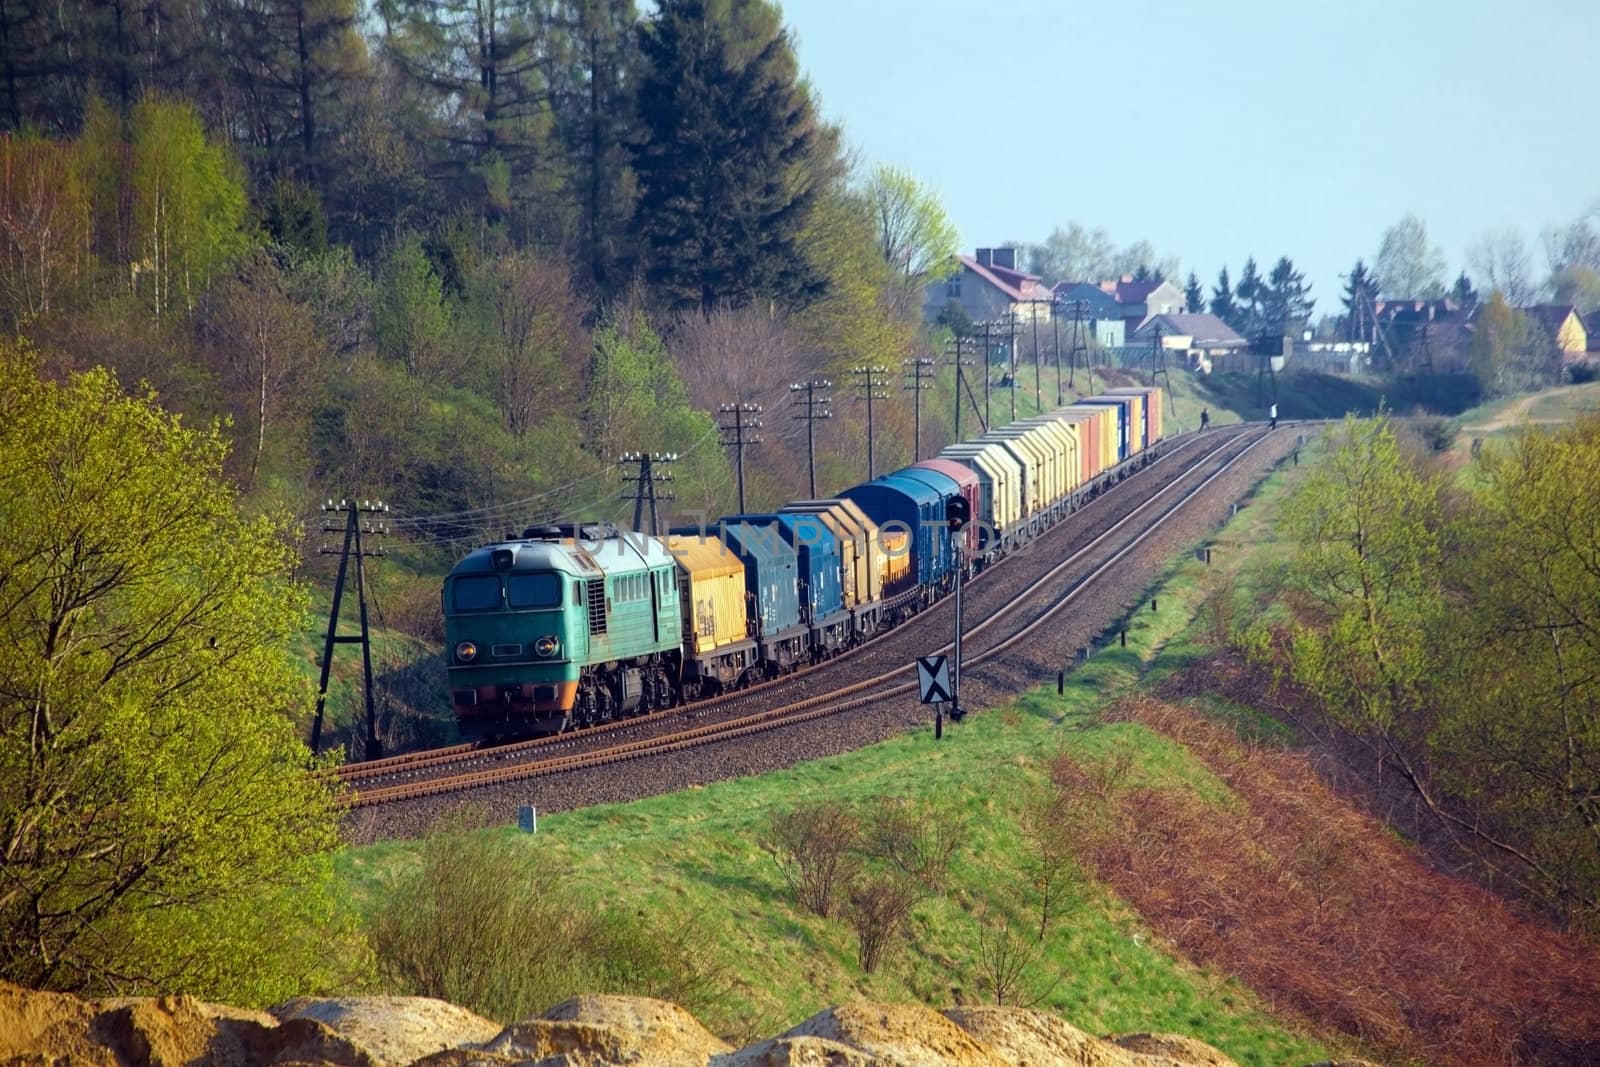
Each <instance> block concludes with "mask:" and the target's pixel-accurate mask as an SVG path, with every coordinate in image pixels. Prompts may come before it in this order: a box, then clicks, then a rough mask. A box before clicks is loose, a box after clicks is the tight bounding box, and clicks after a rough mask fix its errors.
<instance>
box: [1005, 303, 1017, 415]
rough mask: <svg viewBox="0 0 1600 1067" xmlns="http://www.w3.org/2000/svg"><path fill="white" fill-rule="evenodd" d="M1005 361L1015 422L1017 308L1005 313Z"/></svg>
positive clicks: (1014, 306)
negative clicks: (1008, 366) (1009, 374)
mask: <svg viewBox="0 0 1600 1067" xmlns="http://www.w3.org/2000/svg"><path fill="white" fill-rule="evenodd" d="M1006 346H1007V347H1006V360H1007V362H1008V363H1009V364H1010V366H1011V421H1012V422H1016V421H1017V306H1016V305H1015V304H1013V305H1011V310H1010V311H1008V312H1006Z"/></svg>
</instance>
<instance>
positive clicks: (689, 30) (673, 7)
mask: <svg viewBox="0 0 1600 1067" xmlns="http://www.w3.org/2000/svg"><path fill="white" fill-rule="evenodd" d="M640 49H641V51H642V52H643V55H644V58H645V61H646V70H645V74H644V76H643V77H642V79H641V81H640V84H639V90H638V109H639V116H640V119H641V122H642V125H643V129H642V130H641V131H640V138H641V141H640V147H639V150H638V153H637V155H636V157H635V160H634V167H635V169H636V171H637V173H638V176H639V190H640V192H639V203H638V209H637V213H636V217H635V225H636V228H637V230H638V232H639V235H640V238H641V240H642V242H643V248H642V249H641V254H642V257H643V260H644V263H645V273H646V276H647V277H648V278H649V280H650V282H651V284H652V285H653V286H654V287H655V289H656V293H655V295H656V297H657V298H658V299H659V300H661V301H663V302H664V303H667V304H668V305H670V306H671V307H673V308H675V309H688V308H694V309H696V310H698V311H699V312H700V313H701V314H703V315H710V314H711V312H712V311H714V310H716V309H717V308H718V307H719V306H723V305H728V306H735V307H736V306H739V305H742V304H745V303H748V302H749V301H751V300H753V299H756V298H758V297H767V298H770V299H774V300H777V301H780V302H781V303H782V304H784V305H787V306H792V307H800V306H804V305H805V304H806V303H808V302H809V301H811V300H813V299H815V298H816V296H817V295H818V294H819V291H820V289H821V286H820V284H819V281H818V278H817V276H816V274H815V272H814V268H813V267H812V266H811V264H809V263H808V262H807V261H806V260H805V258H804V257H803V256H802V255H801V254H800V253H799V240H800V234H801V231H802V229H803V228H804V226H805V225H806V222H807V219H808V217H809V215H810V213H811V208H812V201H813V198H814V192H815V190H814V181H815V178H814V174H813V171H814V170H815V169H816V162H817V161H816V160H815V159H814V157H815V156H816V154H817V140H818V138H817V131H816V117H815V115H814V114H813V111H812V106H811V102H810V100H809V99H808V97H807V96H806V94H805V92H804V91H803V90H802V88H801V87H800V85H799V82H798V71H797V65H796V63H795V58H794V53H793V52H792V50H791V49H790V47H789V39H788V35H787V34H786V33H784V32H783V31H782V30H781V28H780V27H779V25H778V19H777V13H776V11H775V10H774V9H773V8H771V7H770V6H769V5H768V4H766V3H765V0H722V2H716V0H663V2H662V3H661V4H659V6H658V7H657V9H656V13H655V15H654V17H652V18H651V19H650V20H649V21H648V22H646V23H645V25H644V27H643V29H642V31H641V34H640Z"/></svg>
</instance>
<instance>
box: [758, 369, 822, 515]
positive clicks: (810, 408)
mask: <svg viewBox="0 0 1600 1067" xmlns="http://www.w3.org/2000/svg"><path fill="white" fill-rule="evenodd" d="M832 388H833V383H832V382H830V381H826V380H824V381H812V382H796V383H795V384H794V385H791V386H789V393H790V396H791V398H792V400H793V403H794V406H795V407H797V408H800V409H801V410H800V414H798V415H795V416H793V417H794V418H796V419H804V420H805V423H806V473H807V475H808V477H809V479H810V480H809V483H808V484H809V485H810V488H811V493H810V499H812V500H815V499H817V437H816V428H817V420H818V419H831V418H833V408H832V407H831V406H830V405H831V404H832V403H833V397H831V396H818V395H817V393H818V392H819V391H821V390H825V389H832ZM740 510H743V509H742V508H741V509H740Z"/></svg>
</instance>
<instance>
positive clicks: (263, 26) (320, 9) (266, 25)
mask: <svg viewBox="0 0 1600 1067" xmlns="http://www.w3.org/2000/svg"><path fill="white" fill-rule="evenodd" d="M221 10H222V13H223V18H225V19H227V20H229V26H228V30H229V37H230V39H231V40H232V41H233V42H234V43H235V44H234V47H232V48H230V49H228V50H227V51H226V52H225V53H224V54H223V55H222V57H221V58H222V59H223V61H224V62H225V63H226V64H227V67H228V73H229V80H230V82H231V83H232V84H233V85H234V86H235V87H236V90H237V100H238V104H237V107H238V110H239V113H240V115H241V119H240V123H239V124H242V125H243V126H244V130H242V131H240V132H239V133H238V134H237V136H238V137H239V138H240V139H241V140H245V141H247V143H249V144H250V145H251V146H252V147H254V148H255V149H256V150H257V151H258V152H259V153H261V154H263V155H265V156H266V157H267V159H268V160H269V161H270V165H271V168H272V169H273V170H274V171H276V172H278V173H280V174H282V173H284V172H285V171H287V172H288V173H291V174H299V175H301V176H302V177H307V178H309V177H310V176H311V175H312V174H313V173H314V171H315V168H316V165H317V162H318V159H319V155H320V152H321V145H320V143H319V139H320V138H321V137H322V136H323V134H324V132H325V130H326V127H327V126H328V123H329V115H330V112H331V111H332V110H333V107H334V102H335V101H336V100H337V99H338V98H339V97H340V96H341V95H342V94H343V93H344V92H345V91H346V90H347V88H348V87H349V84H350V83H351V82H352V81H353V80H354V79H356V78H359V77H361V76H363V75H364V74H365V73H366V69H367V55H366V46H365V44H363V42H362V40H361V35H360V33H358V32H357V30H356V19H357V15H358V5H357V3H356V0H261V2H258V3H251V4H233V5H227V6H225V7H223V8H222V9H221Z"/></svg>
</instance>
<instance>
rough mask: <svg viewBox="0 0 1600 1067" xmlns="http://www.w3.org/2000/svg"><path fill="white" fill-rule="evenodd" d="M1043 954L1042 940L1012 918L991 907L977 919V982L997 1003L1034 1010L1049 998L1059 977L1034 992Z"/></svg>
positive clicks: (1059, 979)
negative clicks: (1036, 973)
mask: <svg viewBox="0 0 1600 1067" xmlns="http://www.w3.org/2000/svg"><path fill="white" fill-rule="evenodd" d="M1043 955H1044V939H1043V937H1042V936H1039V937H1035V936H1032V935H1031V934H1030V933H1029V932H1027V931H1025V930H1024V929H1023V928H1022V925H1021V924H1020V923H1019V922H1017V921H1016V920H1014V919H1013V918H1012V917H1011V916H1009V915H1006V914H1004V913H1001V912H996V911H992V910H990V909H988V908H985V909H984V910H983V912H982V913H981V914H980V915H979V916H978V981H979V983H980V984H981V985H982V987H983V990H984V992H985V994H986V995H988V996H989V997H991V998H993V1000H994V1002H995V1003H996V1004H1015V1005H1020V1006H1022V1007H1031V1006H1032V1005H1035V1004H1038V1003H1039V1002H1040V1001H1042V1000H1043V999H1044V998H1045V997H1047V996H1049V995H1050V991H1051V990H1053V989H1054V988H1055V987H1056V985H1057V984H1059V982H1060V981H1061V978H1060V976H1059V975H1058V976H1057V977H1056V980H1055V981H1053V982H1051V983H1050V985H1049V986H1048V987H1046V988H1045V989H1044V990H1043V991H1037V990H1035V989H1034V986H1035V984H1036V983H1035V978H1034V974H1035V969H1036V967H1037V965H1038V963H1039V960H1040V958H1041V957H1042V956H1043Z"/></svg>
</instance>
